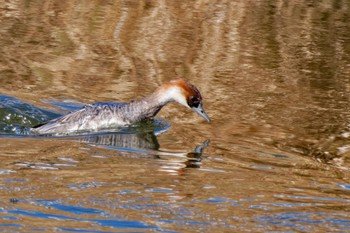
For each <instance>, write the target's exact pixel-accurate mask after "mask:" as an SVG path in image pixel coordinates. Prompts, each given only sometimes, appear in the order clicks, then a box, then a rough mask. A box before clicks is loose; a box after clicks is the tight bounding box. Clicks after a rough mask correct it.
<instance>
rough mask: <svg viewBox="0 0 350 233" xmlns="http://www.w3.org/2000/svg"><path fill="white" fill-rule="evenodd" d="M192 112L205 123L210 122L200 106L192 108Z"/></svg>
mask: <svg viewBox="0 0 350 233" xmlns="http://www.w3.org/2000/svg"><path fill="white" fill-rule="evenodd" d="M192 110H193V111H195V112H196V113H198V115H200V116H201V117H203V118H204V119H205V120H206V121H208V122H210V118H209V117H208V115H207V114H206V113H205V112H204V109H203V106H202V104H199V105H198V107H192Z"/></svg>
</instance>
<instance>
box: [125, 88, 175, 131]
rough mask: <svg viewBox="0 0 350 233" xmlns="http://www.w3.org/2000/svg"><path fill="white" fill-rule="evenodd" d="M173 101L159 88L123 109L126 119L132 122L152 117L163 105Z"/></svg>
mask: <svg viewBox="0 0 350 233" xmlns="http://www.w3.org/2000/svg"><path fill="white" fill-rule="evenodd" d="M172 101H173V99H172V98H169V97H168V96H167V93H166V92H164V90H162V89H161V88H159V89H157V90H156V91H155V92H154V93H152V94H151V95H149V96H146V97H144V98H142V99H140V100H135V101H132V102H129V103H128V104H126V105H125V108H124V111H123V112H124V119H125V120H126V121H128V123H131V124H132V123H135V122H138V121H142V120H146V119H152V118H153V117H154V116H155V115H157V113H158V112H159V111H160V110H161V109H162V107H164V106H165V105H166V104H167V103H169V102H172Z"/></svg>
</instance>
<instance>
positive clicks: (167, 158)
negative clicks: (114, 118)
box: [79, 132, 209, 173]
mask: <svg viewBox="0 0 350 233" xmlns="http://www.w3.org/2000/svg"><path fill="white" fill-rule="evenodd" d="M79 141H81V142H85V143H89V144H92V145H96V146H103V147H104V148H109V149H115V150H118V151H119V152H126V154H125V153H119V154H121V155H123V156H126V157H135V154H137V156H136V157H147V158H152V159H157V161H156V162H157V163H159V164H160V170H161V171H166V172H169V173H177V172H178V171H179V169H183V168H200V166H201V161H202V159H203V157H202V155H203V152H204V149H205V148H206V147H207V146H208V145H209V140H205V141H204V142H203V143H202V144H201V145H197V146H195V147H194V150H193V151H190V152H172V151H167V150H164V149H163V150H162V149H160V145H159V143H158V139H157V136H156V135H155V134H154V133H153V132H143V133H117V134H112V133H110V134H100V135H86V136H83V137H80V138H79ZM130 153H132V154H133V156H130Z"/></svg>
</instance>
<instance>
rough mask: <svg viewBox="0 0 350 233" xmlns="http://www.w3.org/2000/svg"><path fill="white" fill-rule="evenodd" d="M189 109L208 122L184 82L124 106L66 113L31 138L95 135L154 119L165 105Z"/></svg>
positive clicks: (193, 90)
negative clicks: (38, 135)
mask: <svg viewBox="0 0 350 233" xmlns="http://www.w3.org/2000/svg"><path fill="white" fill-rule="evenodd" d="M170 102H177V103H178V104H180V105H182V106H185V107H186V108H189V109H192V110H193V111H194V112H196V113H197V114H198V115H199V116H201V117H203V118H204V119H205V120H206V121H207V122H210V118H209V116H208V115H207V114H206V113H205V111H204V108H203V99H202V95H201V93H200V92H199V90H198V89H197V87H196V86H194V85H193V84H191V83H190V82H188V81H185V80H184V79H175V80H171V81H169V82H166V83H164V84H163V85H161V86H160V87H158V88H157V89H156V90H155V91H154V92H153V93H151V94H150V95H148V96H145V97H143V98H141V99H138V100H132V101H130V102H126V103H118V102H97V103H94V104H88V105H86V106H84V107H83V108H82V109H80V110H77V111H73V112H71V113H68V114H67V115H63V116H61V117H58V118H55V119H53V120H50V121H48V122H46V123H43V124H40V125H38V126H35V127H33V128H32V129H31V132H32V133H34V134H72V133H74V132H90V131H91V132H96V131H99V130H106V129H110V128H116V127H123V126H130V125H133V124H136V123H138V122H141V121H145V120H149V119H153V118H154V117H155V116H156V115H157V113H158V112H159V111H160V110H161V109H162V108H163V107H164V106H165V105H167V104H168V103H170Z"/></svg>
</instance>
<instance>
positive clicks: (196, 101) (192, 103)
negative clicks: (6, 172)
mask: <svg viewBox="0 0 350 233" xmlns="http://www.w3.org/2000/svg"><path fill="white" fill-rule="evenodd" d="M199 102H200V101H199V99H198V98H197V97H195V96H191V97H190V101H189V102H188V105H189V106H190V107H191V108H192V107H196V108H197V107H198V105H199Z"/></svg>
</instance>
